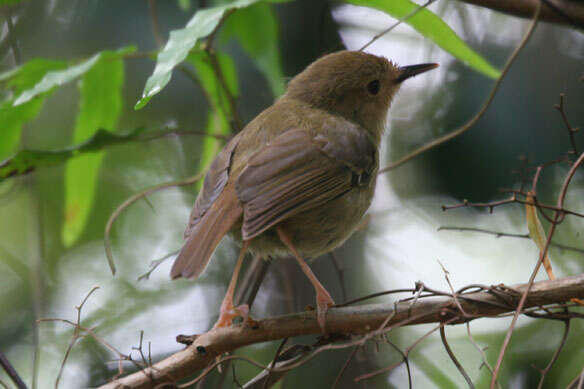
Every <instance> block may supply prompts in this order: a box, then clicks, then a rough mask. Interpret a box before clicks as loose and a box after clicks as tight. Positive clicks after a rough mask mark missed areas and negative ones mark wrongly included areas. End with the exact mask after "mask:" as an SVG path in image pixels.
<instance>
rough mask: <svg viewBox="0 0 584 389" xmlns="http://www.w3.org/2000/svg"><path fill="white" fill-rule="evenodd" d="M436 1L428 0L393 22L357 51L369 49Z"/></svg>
mask: <svg viewBox="0 0 584 389" xmlns="http://www.w3.org/2000/svg"><path fill="white" fill-rule="evenodd" d="M435 1H436V0H428V1H426V2H425V3H424V4H422V5H420V6H418V7H417V8H416V9H415V10H413V11H412V12H410V13H409V14H407V15H406V16H404V17H403V18H401V19H399V20H398V21H397V22H395V23H394V24H392V25H391V26H390V27H388V28H386V29H385V30H383V31H381V32H380V33H378V34H377V35H375V36H374V37H373V38H371V39H370V40H369V41H368V42H367V43H365V44H364V45H363V46H362V47H361V48H360V49H359V50H358V51H363V50H365V49H366V48H367V47H369V46H370V45H371V44H372V43H373V42H375V41H376V40H378V39H379V38H381V37H382V36H384V35H385V34H387V33H388V32H390V31H391V30H393V29H394V28H396V27H397V26H399V25H400V24H401V23H403V22H405V21H406V20H408V19H410V18H412V17H413V16H414V15H416V14H417V13H418V12H420V11H421V10H423V9H424V8H426V7H428V6H429V5H430V4H432V3H433V2H435Z"/></svg>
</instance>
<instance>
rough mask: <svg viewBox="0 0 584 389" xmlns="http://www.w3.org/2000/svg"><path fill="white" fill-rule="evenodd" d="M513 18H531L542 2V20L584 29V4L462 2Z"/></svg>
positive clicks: (556, 0) (530, 0)
mask: <svg viewBox="0 0 584 389" xmlns="http://www.w3.org/2000/svg"><path fill="white" fill-rule="evenodd" d="M460 1H462V2H464V3H469V4H473V5H478V6H480V7H485V8H490V9H493V10H495V11H500V12H503V13H506V14H510V15H513V16H519V17H522V18H531V17H532V16H533V13H534V12H535V9H536V8H537V4H538V3H539V2H540V1H541V2H542V3H543V4H544V6H543V7H542V9H541V15H540V20H541V21H544V22H550V23H557V24H566V25H570V26H574V27H578V28H584V3H582V2H579V1H570V0H513V1H509V0H460Z"/></svg>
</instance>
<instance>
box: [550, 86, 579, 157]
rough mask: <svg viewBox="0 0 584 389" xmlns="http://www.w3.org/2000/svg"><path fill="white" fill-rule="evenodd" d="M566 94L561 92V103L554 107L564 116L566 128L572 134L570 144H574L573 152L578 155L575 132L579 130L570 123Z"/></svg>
mask: <svg viewBox="0 0 584 389" xmlns="http://www.w3.org/2000/svg"><path fill="white" fill-rule="evenodd" d="M564 97H565V96H564V94H563V93H560V103H559V104H556V105H554V108H555V109H557V110H558V112H559V113H560V115H561V116H562V120H563V121H564V125H565V126H566V129H567V130H568V134H569V135H570V144H571V146H572V150H571V151H572V152H573V153H574V154H575V155H577V154H578V146H577V145H576V138H575V134H576V132H577V131H578V129H577V128H573V127H572V126H571V125H570V121H569V120H568V116H567V115H566V111H565V109H564Z"/></svg>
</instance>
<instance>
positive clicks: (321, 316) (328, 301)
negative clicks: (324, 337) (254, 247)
mask: <svg viewBox="0 0 584 389" xmlns="http://www.w3.org/2000/svg"><path fill="white" fill-rule="evenodd" d="M277 230H278V236H279V237H280V240H281V241H282V243H284V244H285V245H286V247H288V249H289V250H290V251H291V252H292V254H294V257H295V258H296V260H297V261H298V264H299V265H300V268H301V269H302V271H303V272H304V274H305V275H306V277H308V279H309V280H310V282H311V283H312V286H313V287H314V290H315V291H316V314H317V319H318V324H319V325H320V329H321V330H322V333H323V334H326V329H325V325H326V312H327V311H328V309H329V307H330V306H333V305H335V302H334V301H333V299H332V297H331V295H330V294H329V292H328V291H327V290H326V289H325V288H324V286H322V284H321V283H320V281H319V280H318V278H316V276H315V275H314V273H313V272H312V270H311V269H310V267H309V266H308V265H307V264H306V262H304V260H303V259H302V258H301V257H300V255H299V254H298V251H296V248H295V247H294V245H293V244H292V239H291V238H290V236H289V235H288V234H287V233H286V232H285V231H284V229H283V228H282V227H277Z"/></svg>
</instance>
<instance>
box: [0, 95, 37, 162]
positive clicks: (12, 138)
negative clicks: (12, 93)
mask: <svg viewBox="0 0 584 389" xmlns="http://www.w3.org/2000/svg"><path fill="white" fill-rule="evenodd" d="M42 106H43V100H41V99H39V100H35V101H30V102H28V103H26V104H23V105H19V106H18V107H13V106H12V101H8V102H5V103H3V104H1V105H0V123H2V129H1V131H2V136H0V159H3V158H6V157H8V156H9V155H11V154H12V153H14V150H16V148H17V147H18V144H19V141H20V132H21V130H22V126H23V125H24V124H25V123H27V122H29V121H31V120H32V119H34V118H35V117H36V116H37V115H38V114H39V112H40V111H41V108H42Z"/></svg>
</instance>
